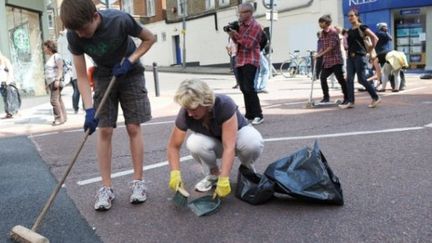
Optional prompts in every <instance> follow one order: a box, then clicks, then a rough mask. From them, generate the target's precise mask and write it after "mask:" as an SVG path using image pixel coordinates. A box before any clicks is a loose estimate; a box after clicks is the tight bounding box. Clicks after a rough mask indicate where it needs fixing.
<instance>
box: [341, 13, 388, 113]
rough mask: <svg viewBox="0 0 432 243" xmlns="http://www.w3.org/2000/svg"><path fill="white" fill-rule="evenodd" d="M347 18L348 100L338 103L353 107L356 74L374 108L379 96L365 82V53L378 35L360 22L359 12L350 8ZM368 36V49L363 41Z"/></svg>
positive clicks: (343, 106) (374, 42) (371, 47)
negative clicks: (350, 26)
mask: <svg viewBox="0 0 432 243" xmlns="http://www.w3.org/2000/svg"><path fill="white" fill-rule="evenodd" d="M348 20H349V21H350V23H351V25H352V28H351V29H349V30H348V58H347V85H348V87H347V94H348V102H346V103H345V104H340V105H339V107H340V108H342V109H347V108H352V107H354V102H355V100H354V75H355V74H357V79H358V82H359V83H360V84H361V85H363V86H364V87H365V88H366V91H367V92H368V93H369V95H370V96H371V98H372V102H371V103H370V104H369V105H368V107H369V108H375V107H376V106H377V105H378V104H379V103H380V102H381V98H380V97H379V96H378V95H377V93H376V91H375V88H374V87H373V86H372V85H371V84H370V83H369V82H367V78H366V68H367V63H368V57H367V54H368V53H369V52H371V51H372V50H373V48H374V47H375V45H376V43H377V41H378V37H376V35H375V34H374V33H373V32H372V31H371V30H370V29H369V27H368V26H367V25H364V24H362V23H361V20H360V17H359V12H358V11H357V10H355V9H352V10H350V11H349V12H348ZM365 36H367V37H369V38H370V39H371V42H372V45H371V46H370V47H369V49H368V48H367V47H366V45H365V43H364V38H363V37H365Z"/></svg>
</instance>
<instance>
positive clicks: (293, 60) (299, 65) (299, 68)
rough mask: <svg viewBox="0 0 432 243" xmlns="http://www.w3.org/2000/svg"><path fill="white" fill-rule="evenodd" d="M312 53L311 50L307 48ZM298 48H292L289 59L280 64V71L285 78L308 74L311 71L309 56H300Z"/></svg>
mask: <svg viewBox="0 0 432 243" xmlns="http://www.w3.org/2000/svg"><path fill="white" fill-rule="evenodd" d="M307 52H309V53H312V52H313V51H310V50H307ZM299 53H300V51H299V50H294V52H293V53H291V52H290V53H289V55H290V59H288V60H285V61H284V62H282V64H281V66H280V73H281V74H282V75H283V76H284V77H285V78H295V76H296V75H297V74H301V75H310V74H311V73H312V65H311V63H312V62H311V57H310V55H309V56H300V55H299Z"/></svg>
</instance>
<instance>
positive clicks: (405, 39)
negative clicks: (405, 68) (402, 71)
mask: <svg viewBox="0 0 432 243" xmlns="http://www.w3.org/2000/svg"><path fill="white" fill-rule="evenodd" d="M352 8H355V9H357V10H359V12H360V17H361V19H362V21H363V22H364V23H365V24H366V25H368V26H369V27H370V28H371V29H372V30H376V24H377V23H380V22H385V23H387V24H388V26H389V31H390V33H391V34H392V36H393V47H394V48H395V49H396V50H399V51H403V52H405V54H406V55H407V58H408V62H409V63H410V67H411V68H416V69H426V70H432V42H431V41H426V40H432V1H431V0H410V1H406V0H391V1H389V0H344V1H343V9H344V13H347V12H348V11H349V10H350V9H352ZM345 26H346V27H349V22H348V20H347V18H345Z"/></svg>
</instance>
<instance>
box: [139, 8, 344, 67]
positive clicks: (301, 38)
mask: <svg viewBox="0 0 432 243" xmlns="http://www.w3.org/2000/svg"><path fill="white" fill-rule="evenodd" d="M185 1H186V3H187V4H186V6H185V7H183V5H182V2H183V0H167V1H166V12H165V13H166V17H165V20H164V21H156V22H148V23H146V24H145V26H146V27H147V28H148V29H150V30H151V31H152V32H153V33H154V34H155V35H156V36H157V37H158V38H157V39H158V41H157V42H156V43H155V45H154V46H153V47H152V49H151V50H150V51H149V52H148V53H147V54H146V55H145V57H144V59H143V62H144V63H145V64H146V65H151V63H152V62H154V61H155V62H157V63H158V64H159V65H163V66H170V65H178V64H181V63H182V57H183V56H182V55H183V46H185V47H186V62H187V64H188V65H202V66H207V65H228V63H229V57H228V55H227V52H226V50H225V46H226V43H227V40H228V35H227V34H226V33H225V32H224V31H223V26H225V25H227V24H228V23H229V22H232V21H235V20H237V18H238V17H237V15H236V13H237V6H238V4H239V3H241V2H246V1H245V0H243V1H242V0H203V1H194V0H185ZM248 2H249V1H248ZM250 2H252V3H254V4H255V6H256V11H255V13H254V16H255V18H256V19H257V21H258V22H259V23H260V24H261V25H262V26H263V27H264V28H268V27H269V26H270V21H269V20H268V19H267V18H266V14H267V16H268V12H269V10H268V9H266V8H265V7H264V5H263V1H262V0H257V1H250ZM275 10H276V11H275V12H277V13H276V14H275V17H277V20H275V21H274V22H273V43H272V46H273V50H274V52H273V54H272V60H273V62H274V63H276V64H277V63H281V62H283V61H284V60H286V59H288V58H289V53H290V52H293V51H294V50H300V53H301V55H307V52H306V50H315V49H316V46H317V44H316V43H317V37H316V33H317V31H318V30H319V26H318V18H319V17H320V16H322V15H323V14H330V15H331V16H332V18H333V20H334V21H333V22H334V24H335V25H339V26H342V24H343V11H342V4H341V1H340V0H297V1H282V0H278V1H277V6H276V7H275ZM183 13H186V17H185V20H186V31H183V26H182V25H183V23H182V20H183ZM183 34H185V35H186V36H185V37H186V38H185V45H184V43H183Z"/></svg>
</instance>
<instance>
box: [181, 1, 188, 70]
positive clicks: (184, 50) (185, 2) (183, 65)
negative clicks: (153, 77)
mask: <svg viewBox="0 0 432 243" xmlns="http://www.w3.org/2000/svg"><path fill="white" fill-rule="evenodd" d="M182 5H183V18H182V19H183V24H182V28H183V29H182V34H183V61H182V68H183V70H184V69H186V12H187V0H182Z"/></svg>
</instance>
